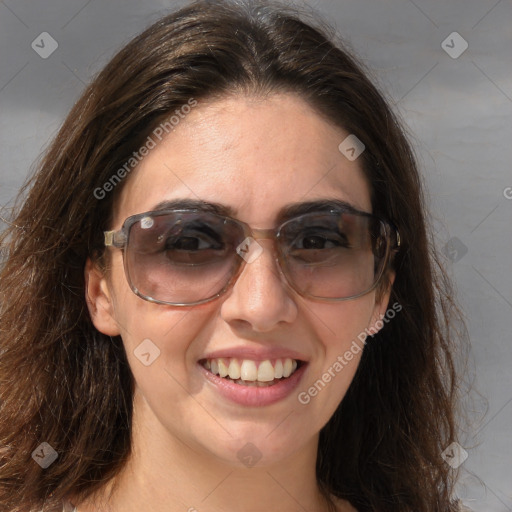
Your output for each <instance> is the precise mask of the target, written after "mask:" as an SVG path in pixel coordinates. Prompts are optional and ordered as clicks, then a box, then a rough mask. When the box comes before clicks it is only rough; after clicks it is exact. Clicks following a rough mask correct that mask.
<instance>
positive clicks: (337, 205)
mask: <svg viewBox="0 0 512 512" xmlns="http://www.w3.org/2000/svg"><path fill="white" fill-rule="evenodd" d="M189 209H193V210H201V211H204V212H210V213H216V214H217V215H223V216H225V217H233V218H236V215H237V211H236V209H234V208H232V207H231V206H228V205H225V204H221V203H216V202H210V201H204V200H202V199H190V198H183V199H171V200H166V201H161V202H160V203H158V204H157V205H155V206H154V207H153V209H152V210H151V211H161V210H189ZM329 210H344V211H346V212H348V213H369V212H362V211H361V210H358V209H357V208H355V207H354V206H353V205H351V204H350V203H347V202H346V201H343V200H341V199H337V198H325V199H317V200H314V201H305V202H298V203H289V204H286V205H284V206H283V207H282V208H281V209H280V210H279V212H278V214H277V216H276V221H277V222H278V223H282V222H285V221H286V220H288V219H291V218H292V217H296V216H298V215H302V214H304V213H310V212H326V211H329Z"/></svg>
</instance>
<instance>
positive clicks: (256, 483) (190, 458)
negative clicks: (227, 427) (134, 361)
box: [78, 392, 348, 512]
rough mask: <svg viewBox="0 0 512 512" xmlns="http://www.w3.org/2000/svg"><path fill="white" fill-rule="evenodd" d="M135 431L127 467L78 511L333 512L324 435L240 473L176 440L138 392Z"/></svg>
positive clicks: (133, 423)
mask: <svg viewBox="0 0 512 512" xmlns="http://www.w3.org/2000/svg"><path fill="white" fill-rule="evenodd" d="M132 425H133V431H132V454H131V456H130V458H129V460H128V462H127V464H126V465H125V466H124V468H123V469H122V471H121V472H120V474H118V475H117V476H116V478H115V479H114V480H113V481H112V482H110V484H109V485H108V486H106V487H105V488H104V489H103V490H102V492H101V493H99V494H96V495H95V496H93V497H91V499H89V500H86V501H85V502H83V503H81V504H79V505H78V510H79V512H132V511H134V512H135V511H140V510H151V511H154V512H178V511H179V512H183V511H188V512H198V511H200V510H208V511H211V512H217V511H218V512H220V511H224V512H226V511H229V512H231V511H232V512H238V511H240V510H244V511H247V512H251V511H254V512H256V511H261V510H268V511H274V510H275V511H277V510H279V512H292V511H293V512H296V511H298V510H312V511H318V512H331V510H333V509H332V507H330V506H329V503H328V500H327V499H326V498H325V497H324V496H323V495H322V493H321V492H320V490H319V488H318V485H317V481H316V475H315V467H316V456H317V448H318V436H316V437H315V438H314V439H313V440H312V441H311V442H310V443H309V444H308V445H307V446H305V447H303V448H302V449H300V450H298V451H297V452H296V453H294V454H292V455H290V456H288V457H287V458H286V459H284V460H281V461H279V462H276V463H275V464H272V465H267V466H265V467H258V465H257V464H256V465H255V466H253V467H243V466H242V467H240V466H235V465H232V464H229V463H227V462H225V461H221V460H220V459H219V458H217V457H215V456H212V454H209V453H207V452H206V451H205V450H204V449H202V448H201V447H196V446H192V445H191V444H185V442H183V441H182V440H180V439H179V438H178V437H177V436H174V435H173V434H171V433H170V432H169V431H168V430H167V429H166V428H165V427H164V426H163V425H162V424H161V423H160V422H159V421H158V419H157V418H156V417H155V416H154V414H153V413H152V411H151V409H150V408H149V407H148V405H147V403H146V402H145V400H144V399H143V397H142V396H141V395H140V393H137V392H136V393H135V397H134V413H133V422H132ZM340 510H341V509H340ZM347 510H348V509H347Z"/></svg>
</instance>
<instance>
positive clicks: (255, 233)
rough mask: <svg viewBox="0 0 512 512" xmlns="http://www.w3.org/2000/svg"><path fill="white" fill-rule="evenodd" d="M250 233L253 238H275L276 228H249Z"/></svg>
mask: <svg viewBox="0 0 512 512" xmlns="http://www.w3.org/2000/svg"><path fill="white" fill-rule="evenodd" d="M249 231H250V235H251V236H252V238H254V239H255V240H275V239H276V238H277V231H278V229H276V228H274V229H262V228H250V230H249Z"/></svg>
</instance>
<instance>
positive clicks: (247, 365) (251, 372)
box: [240, 359, 258, 380]
mask: <svg viewBox="0 0 512 512" xmlns="http://www.w3.org/2000/svg"><path fill="white" fill-rule="evenodd" d="M240 378H241V379H242V380H258V369H257V368H256V363H255V362H254V361H249V360H247V359H244V361H243V363H242V366H240Z"/></svg>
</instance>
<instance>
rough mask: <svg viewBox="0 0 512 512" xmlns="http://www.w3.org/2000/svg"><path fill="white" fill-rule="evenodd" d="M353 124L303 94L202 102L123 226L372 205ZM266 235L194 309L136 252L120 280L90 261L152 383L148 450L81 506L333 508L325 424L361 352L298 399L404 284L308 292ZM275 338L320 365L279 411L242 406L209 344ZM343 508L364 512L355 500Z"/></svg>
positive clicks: (102, 323)
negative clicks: (287, 280) (161, 215)
mask: <svg viewBox="0 0 512 512" xmlns="http://www.w3.org/2000/svg"><path fill="white" fill-rule="evenodd" d="M347 135H348V133H347V132H344V131H343V130H341V129H339V128H338V127H335V126H334V125H332V124H330V123H328V122H327V121H325V120H324V119H323V118H322V117H320V116H319V115H318V114H317V113H316V112H315V111H314V110H312V109H311V108H310V107H309V106H308V104H307V103H305V102H304V101H303V100H302V99H300V98H299V97H297V96H295V95H293V94H278V95H277V94H276V95H273V96H269V97H266V98H263V99H262V98H254V97H250V98H249V97H231V98H226V99H222V100H217V101H216V102H213V103H205V102H201V103H199V105H198V106H197V107H195V108H194V109H192V111H191V112H190V113H189V114H188V115H187V116H186V118H185V119H183V120H181V121H180V123H179V125H177V126H176V127H175V129H174V131H173V132H171V133H170V134H169V135H168V136H167V137H166V138H164V139H163V141H162V142H160V143H159V144H158V145H157V147H156V148H154V149H153V150H152V151H151V152H150V153H149V155H148V156H146V157H145V158H144V160H143V161H142V162H141V163H140V165H139V167H138V169H136V171H134V172H133V174H132V175H131V176H130V177H129V179H128V181H127V183H126V186H125V187H124V189H123V191H122V193H121V194H120V197H119V200H118V202H117V203H116V205H115V209H114V214H115V215H114V222H113V225H112V229H116V230H117V229H120V228H121V226H122V223H123V222H124V220H125V219H126V218H127V217H128V216H130V215H134V214H137V213H141V212H145V211H149V210H151V209H152V208H153V207H154V206H155V205H156V204H157V203H159V202H160V201H162V200H164V199H175V198H194V199H197V198H200V199H203V200H207V201H214V202H218V203H222V204H225V205H229V206H231V207H232V208H234V209H235V211H236V215H235V217H236V218H238V219H239V220H241V221H244V222H247V223H249V224H250V225H251V226H252V227H255V228H273V227H274V226H275V218H276V216H277V213H278V212H279V210H280V209H281V207H282V206H284V205H285V204H288V203H295V202H304V201H310V200H316V199H325V198H339V199H342V200H345V201H347V202H349V203H351V204H352V205H354V206H355V207H356V208H358V209H360V210H362V211H367V212H371V202H370V191H369V187H368V184H367V182H366V180H365V177H364V175H363V172H362V170H361V168H360V165H359V163H358V161H357V160H355V161H353V162H351V161H349V160H348V159H347V158H345V157H344V156H343V155H342V154H341V153H340V152H339V150H338V145H339V144H340V142H341V141H342V140H343V139H344V138H345V137H346V136H347ZM261 245H262V247H263V248H264V251H263V253H262V254H261V255H260V256H259V257H258V258H257V259H256V260H255V261H254V262H252V263H250V264H247V265H246V267H245V269H244V271H243V273H242V274H241V276H240V277H239V279H238V281H237V282H236V283H235V285H234V286H233V288H232V289H231V290H230V291H229V292H228V293H226V294H225V295H223V296H221V297H220V298H218V299H216V300H214V301H213V302H210V303H207V304H203V305H200V306H194V307H171V306H162V305H157V304H152V303H150V302H147V301H144V300H142V299H140V298H139V297H137V296H136V295H135V294H134V293H133V292H132V291H131V290H130V288H129V286H128V283H127V281H126V278H125V275H124V270H123V260H122V252H121V251H120V250H117V249H109V251H111V253H110V260H111V266H110V269H109V272H108V273H107V274H106V275H104V274H102V272H101V271H100V270H99V268H98V267H97V266H96V265H94V264H93V262H91V261H90V260H89V261H88V262H87V266H86V272H85V273H86V281H87V301H88V306H89V310H90V314H91V318H92V320H93V322H94V325H95V326H96V328H97V329H98V330H99V331H101V332H103V333H105V334H108V335H111V336H114V335H119V334H120V335H121V336H122V339H123V342H124V345H125V348H126V353H127V357H128V360H129V364H130V367H131V370H132V372H133V375H134V377H135V381H136V391H135V396H134V415H133V454H132V457H131V458H130V460H129V462H128V464H127V466H126V468H125V469H124V470H123V471H122V472H121V473H120V475H119V476H118V478H117V479H116V481H115V484H116V486H115V488H113V487H112V484H113V483H114V482H111V484H109V486H108V487H106V488H105V492H104V493H101V494H98V495H97V496H94V497H93V498H91V499H90V500H88V501H86V502H83V503H81V504H78V509H79V512H93V511H98V510H102V511H103V510H105V511H106V510H109V511H113V512H121V511H123V512H129V511H140V510H151V511H156V512H164V511H165V512H174V511H185V510H189V511H193V510H209V511H219V512H220V511H239V510H241V509H243V510H244V511H248V512H250V511H254V512H255V511H257V510H258V511H261V510H277V509H279V510H280V511H290V512H291V511H299V510H301V511H302V510H308V511H326V510H328V508H327V504H326V502H325V500H324V499H323V497H322V495H321V494H320V492H319V490H318V488H317V483H316V478H315V462H316V458H317V444H318V435H319V431H320V429H321V428H322V427H323V426H324V425H325V423H326V422H327V421H328V420H329V418H330V417H331V416H332V414H333V412H334V411H335V409H336V407H337V405H338V404H339V402H340V401H341V400H342V399H343V397H344V395H345V393H346V391H347V388H348V387H349V385H350V382H351V381H352V378H353V376H354V373H355V371H356V369H357V366H358V364H359V361H360V357H361V353H359V354H357V355H355V356H354V358H353V359H352V360H351V361H350V362H348V364H347V365H346V366H345V367H344V368H343V371H341V372H339V373H338V374H337V375H336V377H335V378H333V379H332V380H331V382H330V383H328V384H327V386H326V388H325V389H324V390H322V391H321V392H319V393H318V395H317V396H316V397H314V398H312V399H311V401H310V403H309V404H307V405H303V404H301V403H299V401H298V400H297V394H298V392H299V391H304V390H307V388H308V387H309V386H311V385H312V384H313V383H314V382H315V381H316V380H317V379H319V378H320V377H321V376H322V374H323V373H324V372H326V371H327V369H328V368H329V367H330V366H332V364H333V363H334V362H335V361H336V360H337V357H338V356H339V355H343V354H344V353H345V351H346V350H348V349H349V347H350V345H351V343H352V341H353V340H354V339H356V337H357V335H358V334H359V333H361V332H362V331H364V329H365V328H369V327H371V326H373V325H374V323H375V322H376V321H377V320H378V319H379V318H380V316H379V315H383V314H384V313H385V311H386V308H387V303H388V299H389V293H384V294H383V296H382V298H381V300H380V302H377V298H376V294H375V292H371V293H368V294H366V295H364V296H363V297H360V298H358V299H354V300H349V301H344V302H339V303H322V302H314V301H311V300H307V299H304V298H302V297H300V296H299V295H297V294H296V293H294V292H293V291H291V290H290V289H289V288H287V287H286V286H285V285H284V283H283V281H282V280H281V277H280V276H279V273H278V269H277V267H276V263H275V261H274V257H273V254H272V243H271V242H270V241H269V240H264V241H261ZM392 280H393V276H391V281H392ZM146 338H149V339H151V340H152V341H153V343H154V344H155V345H157V346H158V347H159V349H160V351H161V354H160V357H158V358H157V359H156V360H155V361H154V362H153V363H152V364H151V365H150V366H144V365H143V364H141V362H140V361H139V360H138V359H137V358H136V357H135V355H134V349H135V348H136V347H137V346H138V345H139V344H140V343H141V341H142V340H144V339H146ZM273 344H275V345H277V346H279V347H284V348H289V349H293V350H297V351H299V352H300V353H301V354H304V355H305V357H306V359H307V360H308V362H309V366H308V368H307V372H306V374H305V375H304V378H303V381H302V382H301V384H300V385H299V388H298V390H297V392H293V393H292V394H291V396H289V397H287V398H285V399H284V400H281V401H279V402H277V403H275V404H273V405H270V406H264V407H244V406H240V405H236V404H234V403H231V402H229V401H228V400H226V399H225V398H223V397H221V396H220V395H219V394H218V393H217V392H216V391H215V390H214V389H213V387H212V386H211V385H208V383H207V382H206V380H205V378H204V376H203V375H202V373H201V372H200V370H199V368H198V363H197V361H198V360H199V359H201V358H202V357H204V354H205V353H206V352H207V351H208V352H211V351H213V350H219V349H224V348H233V347H246V348H248V347H251V348H252V347H256V348H258V347H267V346H271V345H273ZM248 442H250V443H252V444H253V445H255V446H256V447H257V449H258V451H259V452H260V453H261V459H260V460H259V461H258V463H257V464H256V465H255V466H254V467H251V468H247V467H245V466H244V465H243V464H241V462H240V461H239V459H238V458H237V452H238V451H239V450H240V449H241V448H242V447H243V446H244V445H245V444H246V443H248ZM340 442H342V441H340ZM111 489H114V492H113V494H112V496H111V497H110V499H109V501H108V503H107V500H106V498H105V496H106V495H107V491H109V490H111ZM75 504H76V503H75ZM337 507H338V510H339V511H353V510H354V509H353V508H352V507H351V506H350V505H349V504H348V503H347V502H344V501H340V500H338V501H337Z"/></svg>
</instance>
